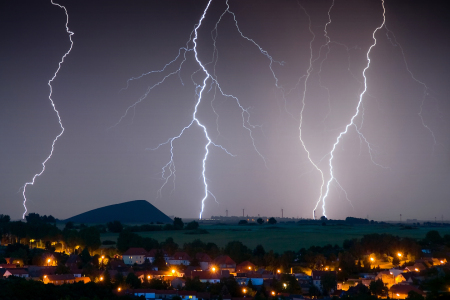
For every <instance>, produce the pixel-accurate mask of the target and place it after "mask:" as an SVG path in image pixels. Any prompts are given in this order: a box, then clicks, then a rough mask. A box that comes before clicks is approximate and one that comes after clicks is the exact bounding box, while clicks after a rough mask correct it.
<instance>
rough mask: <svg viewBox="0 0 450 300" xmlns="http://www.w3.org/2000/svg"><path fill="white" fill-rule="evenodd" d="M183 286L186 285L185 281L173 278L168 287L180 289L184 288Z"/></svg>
mask: <svg viewBox="0 0 450 300" xmlns="http://www.w3.org/2000/svg"><path fill="white" fill-rule="evenodd" d="M185 284H186V280H184V279H183V278H179V277H175V278H174V279H172V281H171V282H170V286H172V287H173V288H175V289H181V288H183V287H184V286H185Z"/></svg>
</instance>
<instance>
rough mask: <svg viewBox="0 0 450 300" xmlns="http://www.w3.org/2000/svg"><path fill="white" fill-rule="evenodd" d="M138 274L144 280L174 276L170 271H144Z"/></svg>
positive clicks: (169, 278)
mask: <svg viewBox="0 0 450 300" xmlns="http://www.w3.org/2000/svg"><path fill="white" fill-rule="evenodd" d="M136 276H138V278H139V279H140V280H141V281H142V282H144V280H151V279H161V280H172V279H173V277H174V275H173V274H172V272H170V271H144V272H143V273H141V274H140V273H138V274H137V275H136Z"/></svg>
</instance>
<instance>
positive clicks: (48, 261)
mask: <svg viewBox="0 0 450 300" xmlns="http://www.w3.org/2000/svg"><path fill="white" fill-rule="evenodd" d="M51 261H52V260H51V259H50V258H49V259H47V266H49V265H50V262H51Z"/></svg>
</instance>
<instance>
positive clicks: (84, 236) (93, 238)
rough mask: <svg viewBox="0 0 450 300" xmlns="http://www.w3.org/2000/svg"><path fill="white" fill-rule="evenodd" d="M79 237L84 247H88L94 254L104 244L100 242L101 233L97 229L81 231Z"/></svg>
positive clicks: (89, 228) (91, 228)
mask: <svg viewBox="0 0 450 300" xmlns="http://www.w3.org/2000/svg"><path fill="white" fill-rule="evenodd" d="M79 236H80V238H81V240H82V241H83V244H84V246H86V247H88V248H89V250H90V251H91V252H94V251H95V250H97V249H98V248H100V246H101V245H102V242H101V241H100V232H99V231H98V229H97V228H95V227H88V228H85V229H81V230H80V232H79Z"/></svg>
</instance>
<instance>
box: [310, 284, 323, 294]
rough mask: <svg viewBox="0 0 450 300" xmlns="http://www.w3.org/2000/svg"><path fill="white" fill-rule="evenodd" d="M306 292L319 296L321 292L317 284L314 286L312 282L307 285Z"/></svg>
mask: <svg viewBox="0 0 450 300" xmlns="http://www.w3.org/2000/svg"><path fill="white" fill-rule="evenodd" d="M308 294H309V296H310V297H319V296H320V294H321V293H320V290H319V288H318V287H317V286H315V285H314V284H312V285H311V286H310V287H309V291H308Z"/></svg>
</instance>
